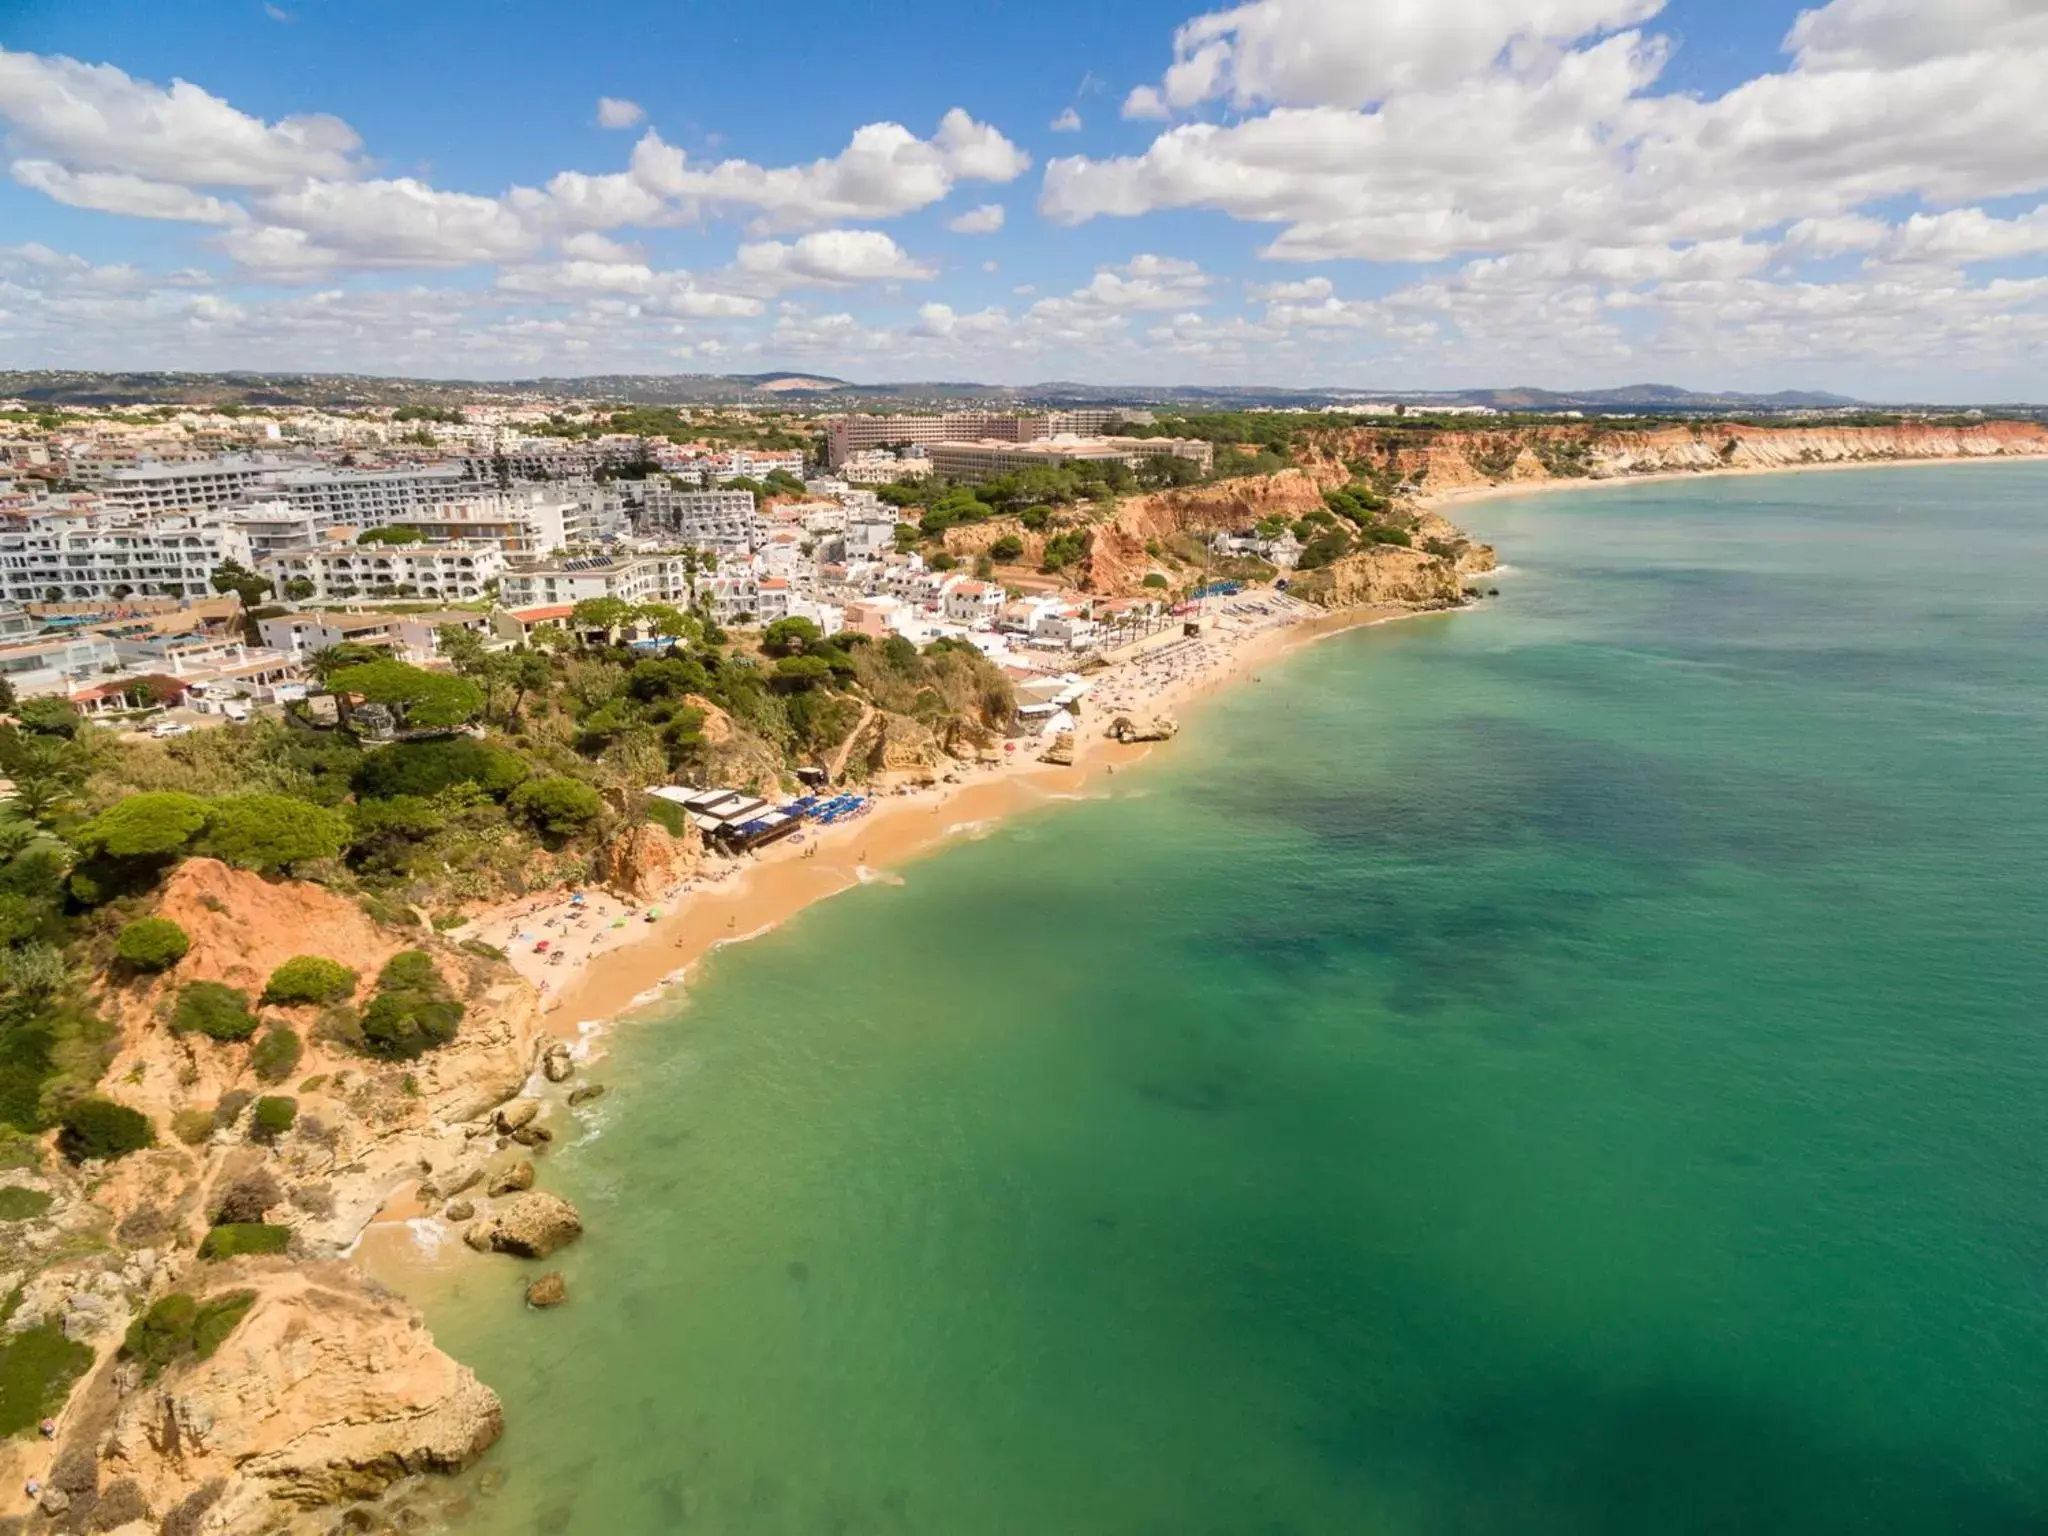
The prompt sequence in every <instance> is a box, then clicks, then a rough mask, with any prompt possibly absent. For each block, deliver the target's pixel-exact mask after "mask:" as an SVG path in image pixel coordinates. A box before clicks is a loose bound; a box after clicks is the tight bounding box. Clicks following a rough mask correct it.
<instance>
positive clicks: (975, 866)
mask: <svg viewBox="0 0 2048 1536" xmlns="http://www.w3.org/2000/svg"><path fill="white" fill-rule="evenodd" d="M2044 508H2048V467H2043V466H2031V465H2028V466H2022V465H2011V466H2007V465H1991V466H1972V467H1965V468H1927V469H1921V468H1909V469H1885V470H1871V471H1861V472H1856V473H1844V474H1825V475H1822V474H1815V475H1786V476H1773V477H1758V478H1748V479H1731V480H1712V479H1702V480H1700V481H1697V482H1682V483H1658V484H1652V485H1643V486H1636V487H1625V488H1602V489H1599V490H1588V491H1586V492H1584V493H1572V492H1566V493H1558V494H1552V495H1546V496H1542V497H1531V498H1528V499H1525V500H1504V501H1499V502H1490V503H1485V504H1483V505H1477V506H1473V507H1470V508H1467V509H1463V511H1462V514H1461V515H1462V516H1463V517H1464V519H1465V520H1466V521H1467V522H1468V524H1469V525H1470V526H1471V527H1472V528H1473V531H1474V532H1475V534H1477V535H1478V536H1479V537H1482V538H1485V539H1486V540H1488V541H1489V542H1491V543H1494V544H1496V545H1497V546H1498V547H1499V549H1500V551H1501V554H1502V558H1503V560H1504V561H1505V562H1506V563H1507V564H1508V565H1509V566H1510V567H1511V568H1512V569H1511V571H1510V572H1509V574H1507V575H1505V576H1504V577H1503V578H1502V579H1501V580H1500V581H1499V583H1498V584H1499V586H1500V588H1501V594H1502V595H1501V596H1500V597H1499V598H1498V599H1494V600H1490V601H1489V602H1488V603H1487V604H1485V605H1484V606H1483V607H1481V608H1480V609H1479V610H1477V611H1474V612H1469V613H1465V614H1459V615H1454V616H1448V617H1445V618H1430V619H1420V620H1416V621H1413V622H1410V623H1405V624H1400V625H1393V626H1388V627H1385V628H1382V629H1377V630H1370V631H1361V632H1358V633H1355V634H1349V635H1341V636H1338V637H1336V638H1333V639H1331V640H1328V641H1326V642H1324V643H1322V644H1320V645H1318V646H1315V647H1313V648H1310V649H1308V650H1306V651H1304V652H1301V653H1299V654H1297V655H1295V656H1293V657H1291V658H1290V659H1288V660H1287V661H1286V662H1284V663H1282V664H1280V665H1277V666H1275V667H1271V668H1268V669H1267V671H1266V672H1265V674H1264V676H1263V680H1262V681H1261V682H1259V683H1258V684H1256V685H1247V686H1243V687H1240V688H1238V689H1236V690H1235V691H1233V692H1231V693H1229V694H1227V695H1225V696H1223V697H1221V698H1219V699H1217V700H1215V701H1214V702H1212V703H1210V704H1207V705H1205V706H1204V707H1203V709H1202V710H1201V712H1200V713H1199V714H1198V715H1197V716H1196V718H1195V720H1194V721H1193V722H1192V725H1191V728H1190V730H1189V731H1188V732H1186V733H1185V734H1184V735H1183V737H1182V738H1181V740H1180V741H1178V742H1176V743H1175V744H1174V745H1173V748H1172V750H1171V752H1170V753H1168V754H1166V755H1164V756H1163V757H1162V759H1161V760H1160V761H1158V762H1156V763H1154V764H1151V765H1148V766H1147V767H1145V768H1144V769H1143V770H1141V771H1138V772H1132V773H1125V774H1120V775H1118V776H1117V778H1116V779H1115V780H1114V781H1113V782H1112V783H1111V785H1110V786H1109V792H1108V793H1107V794H1105V795H1104V796H1103V797H1102V798H1099V799H1091V800H1087V801H1083V802H1077V803H1070V804H1064V805H1059V806H1056V807H1052V808H1048V809H1047V810H1045V811H1042V812H1038V813H1033V814H1031V815H1028V816H1025V817H1023V818H1020V819H1017V820H1013V821H1010V822H1007V823H1004V824H1002V825H1000V826H997V827H995V828H993V829H991V830H990V832H989V833H988V835H986V836H985V837H982V838H980V839H979V840H974V841H963V842H962V843H961V844H960V845H959V846H957V847H954V848H951V849H949V850H947V851H945V852H943V853H941V854H938V855H935V856H933V857H930V858H927V859H925V860H923V861H921V862H918V863H915V864H912V865H910V866H908V867H907V868H906V869H905V870H904V871H903V872H902V873H903V876H904V878H903V882H902V883H901V884H900V885H887V884H877V885H873V886H870V887H867V888H865V889H863V890H861V891H858V892H855V893H850V894H848V895H846V896H842V897H838V898H835V899H833V900H831V901H828V902H826V903H824V904H822V905H820V906H817V907H815V908H813V909H811V910H809V911H807V912H806V913H804V914H803V915H802V916H800V917H799V918H798V919H796V920H795V921H793V922H791V923H790V924H789V925H787V926H786V927H784V928H782V929H780V930H778V931H777V932H775V933H773V934H770V935H768V936H765V937H763V938H761V939H759V940H756V941H754V942H751V943H747V944H744V945H738V946H734V947H732V948H729V949H727V950H725V951H723V952H722V953H721V954H720V955H718V956H717V957H716V958H715V959H714V960H713V961H712V962H711V963H710V964H708V965H707V966H706V967H705V968H704V969H703V971H702V973H701V975H700V976H699V977H698V978H697V979H696V981H695V982H694V983H693V985H692V986H691V988H690V990H689V993H688V995H687V996H686V997H683V998H679V999H677V1000H675V1001H673V1002H670V1003H666V1004H662V1005H658V1006H657V1007H655V1008H653V1009H650V1010H648V1011H647V1012H646V1013H644V1014H642V1015H639V1016H636V1017H635V1018H633V1019H630V1020H628V1021H626V1022H625V1023H624V1024H622V1025H621V1027H620V1028H619V1029H618V1031H617V1032H616V1033H615V1034H614V1035H613V1036H612V1037H611V1039H610V1049H611V1055H610V1056H609V1058H608V1059H607V1060H606V1061H604V1062H603V1063H602V1064H601V1066H600V1067H599V1068H598V1070H597V1072H596V1074H595V1075H596V1076H597V1077H598V1078H599V1079H600V1080H603V1081H605V1082H607V1083H608V1084H609V1085H610V1087H611V1091H610V1093H609V1094H608V1095H607V1096H606V1097H605V1098H604V1099H602V1100H601V1101H599V1102H598V1103H597V1104H595V1105H593V1106H590V1107H589V1109H588V1110H586V1111H584V1112H583V1113H584V1114H585V1117H586V1118H585V1119H584V1120H583V1122H582V1123H583V1126H584V1131H583V1135H582V1137H581V1139H579V1140H575V1141H572V1142H571V1143H570V1144H568V1145H558V1147H557V1149H556V1150H555V1151H554V1152H553V1153H551V1154H550V1166H549V1168H548V1169H547V1173H546V1177H547V1180H548V1182H549V1184H550V1186H551V1187H555V1188H558V1189H560V1190H561V1191H562V1192H563V1193H565V1194H567V1195H568V1196H569V1197H570V1198H571V1199H572V1200H574V1201H575V1203H576V1204H577V1205H578V1206H579V1208H581V1209H582V1211H583V1212H584V1215H585V1217H586V1219H587V1221H588V1223H589V1226H590V1232H589V1235H588V1237H587V1238H586V1239H585V1241H584V1242H583V1243H582V1244H581V1245H579V1247H577V1248H576V1249H574V1250H571V1251H570V1252H569V1253H567V1254H566V1255H563V1256H562V1260H563V1262H560V1267H561V1268H562V1269H563V1270H564V1271H565V1273H566V1275H567V1279H568V1284H569V1290H570V1296H571V1300H570V1302H569V1304H568V1305H567V1306H566V1307H564V1308H563V1309H561V1310H560V1311H558V1312H554V1313H550V1314H546V1315H529V1314H525V1313H523V1312H522V1311H521V1310H520V1308H519V1306H518V1292H519V1288H520V1286H521V1285H523V1283H524V1280H525V1278H527V1276H526V1275H525V1274H524V1273H523V1272H521V1271H518V1270H516V1269H515V1268H513V1267H511V1266H509V1265H506V1264H496V1265H482V1264H479V1265H472V1266H468V1267H466V1268H464V1269H463V1270H462V1271H461V1272H460V1275H459V1278H458V1279H456V1280H455V1281H454V1282H452V1283H451V1284H450V1285H449V1286H448V1287H446V1288H444V1289H443V1291H442V1292H441V1293H440V1294H437V1295H434V1296H430V1297H428V1298H426V1302H427V1306H428V1312H429V1317H430V1320H431V1322H432V1324H433V1326H434V1330H435V1333H436V1336H437V1338H438V1339H439V1340H440V1341H441V1343H442V1344H443V1345H444V1346H445V1347H446V1348H448V1349H449V1350H450V1351H451V1352H452V1353H454V1354H455V1355H456V1356H457V1357H458V1358H460V1359H463V1360H465V1361H467V1362H469V1363H470V1364H472V1365H473V1366H474V1367H475V1368H476V1369H477V1371H478V1372H479V1374H480V1375H481V1376H482V1377H483V1378H484V1379H485V1380H486V1381H487V1382H489V1383H490V1384H491V1385H492V1386H494V1387H495V1388H497V1389H498V1390H499V1391H500V1392H501V1393H502V1394H503V1396H504V1398H505V1404H506V1412H507V1420H508V1425H509V1429H508V1433H507V1435H506V1438H505V1440H504V1442H503V1443H502V1444H501V1445H500V1446H499V1447H498V1448H497V1449H496V1450H495V1451H493V1452H492V1454H491V1457H490V1458H489V1461H488V1464H487V1470H488V1471H489V1472H490V1473H491V1474H492V1477H491V1482H492V1487H493V1490H494V1491H492V1492H491V1493H490V1494H489V1495H488V1496H485V1495H483V1494H481V1493H479V1494H478V1495H477V1496H475V1497H473V1498H472V1499H471V1500H470V1501H469V1507H468V1510H467V1512H466V1513H464V1514H462V1515H460V1516H459V1517H457V1518H456V1519H455V1520H454V1522H453V1523H454V1525H455V1527H456V1528H458V1529H462V1530H470V1531H483V1532H493V1533H498V1532H503V1533H515V1532H541V1531H560V1532H570V1533H593V1536H597V1533H602V1536H619V1533H625V1532H643V1531H703V1532H711V1533H747V1536H756V1533H761V1536H777V1533H783V1532H789V1533H796V1532H806V1533H809V1532H828V1531H837V1532H847V1533H869V1532H872V1533H917V1536H1044V1533H1049V1532H1061V1533H1093V1532H1102V1533H1119V1536H1121V1533H1146V1536H1151V1533H1159V1536H1165V1533H1189V1532H1202V1533H1247V1536H1249V1533H1262V1536H1275V1533H1321V1532H1371V1533H1378V1532H1385V1533H1399V1536H1409V1533H1413V1536H1451V1533H1467V1532H1470V1533H1480V1532H1517V1533H1524V1536H1530V1533H1533V1536H1548V1533H1557V1536H1589V1533H1590V1536H1604V1533H1615V1536H1619V1533H1636V1532H1657V1533H1670V1532H1700V1533H1706V1532H1717V1533H1719V1532H1734V1531H1740V1532H1745V1533H1759V1532H1786V1533H1793V1532H1798V1533H1816V1532H1852V1531H1853V1532H1859V1533H1870V1532H1885V1533H1889V1532H1899V1533H1906V1532H1914V1533H1918V1532H1927V1531H1944V1532H1953V1533H1979V1532H1988V1533H2007V1532H2013V1533H2017V1532H2021V1531H2035V1530H2039V1529H2041V1528H2043V1526H2044V1525H2048V1443H2044V1431H2043V1428H2042V1425H2043V1423H2044V1420H2048V1413H2044V1409H2048V1402H2044V1398H2048V1385H2044V1384H2048V1306H2044V1295H2043V1288H2044V1280H2043V1277H2044V1275H2048V1202H2044V1200H2043V1188H2044V1168H2043V1163H2044V1160H2048V1159H2044V1154H2043V1152H2042V1146H2043V1141H2042V1136H2041V1129H2040V1128H2041V1124H2042V1111H2043V1101H2044V1086H2048V1030H2044V1029H2043V1025H2042V999H2043V997H2044V996H2048V949H2044V946H2043V944H2042V934H2043V919H2044V916H2048V875H2044V873H2043V871H2044V869H2048V803H2044V796H2043V792H2042V787H2041V764H2042V762H2043V760H2044V751H2043V749H2044V747H2048V670H2044V667H2043V661H2044V653H2048V611H2044V605H2043V603H2042V601H2041V586H2042V582H2043V578H2044V576H2048V520H2044V518H2043V511H2044ZM500 1480H502V1485H501V1486H500Z"/></svg>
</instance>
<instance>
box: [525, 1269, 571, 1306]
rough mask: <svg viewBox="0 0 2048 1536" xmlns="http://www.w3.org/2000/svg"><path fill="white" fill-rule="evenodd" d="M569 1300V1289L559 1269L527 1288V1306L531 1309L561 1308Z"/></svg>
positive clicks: (553, 1270)
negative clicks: (563, 1281)
mask: <svg viewBox="0 0 2048 1536" xmlns="http://www.w3.org/2000/svg"><path fill="white" fill-rule="evenodd" d="M568 1299H569V1288H568V1287H567V1286H565V1285H564V1284H563V1283H562V1272H561V1271H560V1270H557V1269H551V1270H549V1271H548V1272H547V1273H546V1274H544V1275H542V1276H541V1277H540V1278H539V1279H538V1280H536V1281H534V1282H533V1284H531V1285H529V1286H528V1287H527V1288H526V1304H527V1305H528V1306H529V1307H536V1308H542V1309H545V1308H547V1307H559V1306H560V1305H561V1304H562V1303H563V1302H565V1301H567V1300H568Z"/></svg>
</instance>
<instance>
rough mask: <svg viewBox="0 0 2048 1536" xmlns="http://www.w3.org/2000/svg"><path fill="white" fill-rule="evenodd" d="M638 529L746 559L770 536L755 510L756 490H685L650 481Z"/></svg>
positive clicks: (668, 484) (720, 553)
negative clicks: (745, 557)
mask: <svg viewBox="0 0 2048 1536" xmlns="http://www.w3.org/2000/svg"><path fill="white" fill-rule="evenodd" d="M640 531H641V532H642V533H643V534H646V535H648V536H649V537H654V538H660V539H664V540H667V539H674V540H676V541H677V542H679V543H682V544H687V545H690V546H691V547H693V548H696V549H706V550H710V551H712V552H713V553H715V554H719V555H745V554H751V553H752V552H753V551H754V550H755V549H756V548H757V547H758V546H759V545H760V543H761V541H762V540H763V539H764V538H765V537H767V533H768V520H767V519H766V518H764V517H762V516H761V514H760V513H759V512H757V511H756V510H755V509H754V493H753V492H752V491H685V490H679V489H677V488H676V486H675V485H674V483H673V482H671V481H668V480H666V479H660V480H656V479H650V480H649V481H648V482H647V499H646V500H645V502H644V503H642V505H641V509H640Z"/></svg>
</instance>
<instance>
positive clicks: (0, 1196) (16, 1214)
mask: <svg viewBox="0 0 2048 1536" xmlns="http://www.w3.org/2000/svg"><path fill="white" fill-rule="evenodd" d="M49 1208H50V1195H49V1193H48V1192H47V1191H45V1190H40V1189H30V1188H29V1187H28V1186H27V1185H25V1184H0V1221H33V1220H34V1219H35V1218H36V1217H38V1216H40V1215H42V1214H43V1213H44V1212H45V1211H47V1210H49Z"/></svg>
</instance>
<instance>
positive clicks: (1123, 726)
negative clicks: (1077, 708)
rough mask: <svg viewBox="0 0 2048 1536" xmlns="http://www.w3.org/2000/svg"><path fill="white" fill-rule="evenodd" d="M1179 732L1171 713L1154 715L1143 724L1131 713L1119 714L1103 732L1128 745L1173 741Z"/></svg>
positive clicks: (1110, 737)
mask: <svg viewBox="0 0 2048 1536" xmlns="http://www.w3.org/2000/svg"><path fill="white" fill-rule="evenodd" d="M1179 733H1180V726H1179V724H1178V723H1177V722H1176V721H1175V720H1174V718H1173V717H1172V716H1171V715H1154V716H1153V717H1152V718H1151V719H1150V720H1148V721H1146V722H1145V723H1144V724H1143V725H1140V724H1139V723H1138V722H1137V721H1135V720H1133V719H1132V718H1131V717H1130V716H1129V715H1118V716H1117V717H1116V718H1115V719H1114V720H1112V721H1110V722H1109V729H1108V730H1106V731H1104V732H1103V733H1102V734H1103V735H1105V736H1107V737H1108V738H1109V739H1110V740H1111V741H1120V742H1122V743H1123V744H1124V745H1125V746H1127V747H1128V746H1135V745H1136V744H1137V743H1139V742H1141V741H1171V740H1173V738H1174V737H1175V736H1177V735H1178V734H1179Z"/></svg>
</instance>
